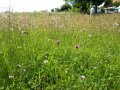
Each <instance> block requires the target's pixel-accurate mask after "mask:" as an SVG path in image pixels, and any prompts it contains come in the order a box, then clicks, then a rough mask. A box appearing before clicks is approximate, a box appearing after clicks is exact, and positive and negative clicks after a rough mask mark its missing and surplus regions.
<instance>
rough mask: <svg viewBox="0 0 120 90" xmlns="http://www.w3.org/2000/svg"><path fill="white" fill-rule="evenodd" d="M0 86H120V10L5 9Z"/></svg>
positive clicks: (0, 25)
mask: <svg viewBox="0 0 120 90" xmlns="http://www.w3.org/2000/svg"><path fill="white" fill-rule="evenodd" d="M0 90H120V14H117V13H115V14H101V15H96V16H93V17H90V16H89V15H82V14H79V13H11V14H10V15H8V14H7V13H5V14H0Z"/></svg>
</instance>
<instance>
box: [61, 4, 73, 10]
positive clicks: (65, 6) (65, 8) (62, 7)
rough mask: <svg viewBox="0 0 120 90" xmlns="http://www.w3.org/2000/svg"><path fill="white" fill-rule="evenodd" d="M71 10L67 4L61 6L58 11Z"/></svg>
mask: <svg viewBox="0 0 120 90" xmlns="http://www.w3.org/2000/svg"><path fill="white" fill-rule="evenodd" d="M70 9H71V6H70V5H69V4H68V3H65V4H63V5H62V6H61V8H60V11H68V10H70Z"/></svg>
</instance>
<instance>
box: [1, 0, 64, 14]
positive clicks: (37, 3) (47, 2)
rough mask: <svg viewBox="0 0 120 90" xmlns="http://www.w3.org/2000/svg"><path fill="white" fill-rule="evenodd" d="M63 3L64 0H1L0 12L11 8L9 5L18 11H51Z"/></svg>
mask: <svg viewBox="0 0 120 90" xmlns="http://www.w3.org/2000/svg"><path fill="white" fill-rule="evenodd" d="M9 3H10V5H9ZM62 4H64V1H63V0H0V12H1V11H7V10H9V6H10V7H11V8H12V10H13V11H17V12H32V11H41V10H48V11H50V10H51V9H52V8H56V7H60V6H61V5H62Z"/></svg>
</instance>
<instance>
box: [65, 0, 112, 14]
mask: <svg viewBox="0 0 120 90" xmlns="http://www.w3.org/2000/svg"><path fill="white" fill-rule="evenodd" d="M65 1H66V2H69V3H72V5H73V7H77V8H79V9H80V11H81V12H84V13H86V12H88V9H89V7H90V5H95V6H96V8H97V6H98V5H100V4H101V3H102V2H104V1H105V0H65ZM111 2H112V0H106V5H109V4H110V3H111ZM96 10H97V9H96Z"/></svg>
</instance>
